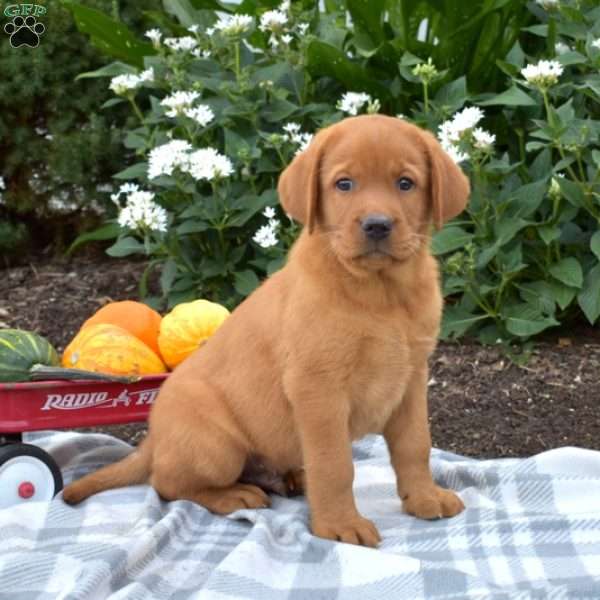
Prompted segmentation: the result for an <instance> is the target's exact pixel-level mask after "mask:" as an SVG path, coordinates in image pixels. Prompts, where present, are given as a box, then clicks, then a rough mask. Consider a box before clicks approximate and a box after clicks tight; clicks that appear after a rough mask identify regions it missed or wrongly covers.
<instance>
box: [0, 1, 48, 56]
mask: <svg viewBox="0 0 600 600" xmlns="http://www.w3.org/2000/svg"><path fill="white" fill-rule="evenodd" d="M46 12H47V10H46V7H45V6H41V5H39V4H9V5H8V6H7V7H6V8H5V9H4V16H5V17H12V21H10V22H9V23H6V25H4V31H5V33H7V34H8V35H10V45H11V46H12V47H13V48H20V47H21V46H29V47H30V48H37V47H38V45H39V43H40V36H41V35H42V34H43V33H44V31H46V27H44V24H43V23H40V22H39V21H38V20H37V17H40V16H42V15H45V14H46Z"/></svg>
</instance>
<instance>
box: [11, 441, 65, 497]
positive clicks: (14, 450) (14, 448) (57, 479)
mask: <svg viewBox="0 0 600 600" xmlns="http://www.w3.org/2000/svg"><path fill="white" fill-rule="evenodd" d="M19 456H31V457H33V458H36V459H37V460H39V461H40V462H42V463H44V464H45V465H46V466H47V467H48V469H50V473H51V474H52V478H53V479H54V495H55V496H56V494H58V492H60V491H61V490H62V489H63V478H62V473H61V472H60V469H59V468H58V465H57V464H56V461H55V460H54V459H53V458H52V456H50V454H48V453H47V452H46V451H45V450H42V449H41V448H39V447H38V446H34V445H33V444H23V443H18V444H5V445H3V446H0V466H2V465H3V464H4V463H5V462H7V461H8V460H10V459H11V458H18V457H19Z"/></svg>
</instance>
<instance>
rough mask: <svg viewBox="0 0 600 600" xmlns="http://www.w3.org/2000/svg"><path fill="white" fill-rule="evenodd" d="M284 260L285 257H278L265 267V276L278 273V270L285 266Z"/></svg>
mask: <svg viewBox="0 0 600 600" xmlns="http://www.w3.org/2000/svg"><path fill="white" fill-rule="evenodd" d="M286 260H287V257H286V256H280V257H279V258H276V259H274V260H272V261H271V262H270V263H269V264H268V265H267V275H268V276H269V277H270V276H271V275H273V273H275V272H277V271H279V270H280V269H283V267H284V266H285V263H286Z"/></svg>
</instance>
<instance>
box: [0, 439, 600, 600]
mask: <svg viewBox="0 0 600 600" xmlns="http://www.w3.org/2000/svg"><path fill="white" fill-rule="evenodd" d="M29 440H30V441H32V442H33V443H35V444H38V445H39V446H41V447H43V448H44V449H46V450H47V451H49V452H50V453H51V454H52V455H53V456H54V457H55V459H56V460H57V462H58V463H59V465H60V466H61V468H62V470H63V474H64V477H65V480H66V481H70V480H71V479H73V478H74V477H80V476H81V475H83V474H84V473H86V472H88V471H90V470H92V469H95V468H97V467H99V466H101V465H103V464H105V463H107V462H112V461H114V460H116V459H118V458H120V457H122V456H124V455H125V454H126V453H127V452H129V451H130V447H129V446H128V445H127V444H125V443H124V442H121V441H119V440H117V439H114V438H112V437H109V436H104V435H95V434H94V435H93V434H85V435H83V434H76V433H68V432H62V433H56V432H54V433H52V432H49V433H41V434H35V435H34V434H30V435H29ZM354 458H355V465H356V479H355V494H356V498H357V504H358V506H359V509H360V510H361V512H362V513H363V514H364V515H365V516H366V517H368V518H370V519H372V520H373V521H374V522H375V523H376V524H377V526H378V528H379V530H380V532H381V534H382V537H383V542H382V544H381V546H380V547H379V548H378V549H376V550H373V549H369V548H362V547H358V546H351V545H347V544H340V543H333V542H329V541H326V540H322V539H319V538H316V537H314V536H312V535H311V534H310V531H309V529H308V508H307V505H306V501H305V500H304V498H302V497H300V498H290V499H288V498H281V497H274V499H273V500H274V501H273V506H272V507H271V508H270V509H262V510H243V511H238V512H237V513H235V514H233V515H231V516H229V517H217V516H214V515H212V514H210V513H209V512H207V511H206V510H205V509H203V508H202V507H200V506H197V505H194V504H192V503H190V502H185V501H179V502H171V503H166V502H164V501H161V500H160V498H159V497H158V496H157V494H156V493H155V492H154V490H153V489H152V488H150V487H149V486H145V485H141V486H136V487H130V488H124V489H119V490H113V491H108V492H104V493H102V494H99V495H97V496H94V497H93V498H91V499H89V500H88V501H86V502H85V503H83V504H81V505H80V506H78V507H75V508H72V507H69V506H66V505H65V504H64V503H63V502H62V500H61V498H60V496H58V497H57V498H55V499H54V500H53V501H52V502H51V503H49V504H44V503H37V504H22V505H19V506H16V507H14V508H9V509H4V510H0V598H2V599H3V600H4V599H6V600H21V599H43V600H46V599H48V600H50V599H52V600H55V599H57V598H65V599H67V598H68V599H82V600H83V599H85V600H90V599H92V600H93V599H104V598H111V599H140V600H142V599H143V600H146V599H153V598H157V599H160V598H172V599H176V598H177V599H183V598H193V599H200V598H214V599H222V600H225V599H232V598H252V599H255V600H263V599H264V600H278V599H284V598H285V599H290V600H291V599H298V600H299V599H304V598H308V599H310V600H317V599H329V598H336V599H340V600H350V599H356V600H366V599H370V598H373V599H377V600H381V599H384V598H393V599H398V600H400V599H403V598H407V599H413V598H426V599H435V600H441V599H463V598H478V599H479V598H481V599H483V598H493V599H500V598H502V599H510V600H513V599H526V598H527V599H528V598H552V599H559V598H560V599H562V598H569V599H571V598H589V599H596V600H598V599H600V452H594V451H589V450H581V449H576V448H562V449H558V450H552V451H550V452H545V453H543V454H540V455H538V456H535V457H533V458H529V459H503V460H484V461H482V460H472V459H468V458H463V457H460V456H456V455H453V454H449V453H446V452H442V451H438V450H434V451H433V453H432V457H431V461H432V468H433V472H434V476H435V478H436V480H437V481H438V482H439V483H441V484H442V485H444V486H449V487H452V488H454V489H456V490H458V491H459V494H460V496H461V497H462V499H463V500H464V502H465V504H466V507H467V508H466V510H465V512H464V513H462V514H461V515H459V516H457V517H455V518H453V519H449V520H440V521H433V522H426V521H420V520H417V519H415V518H413V517H410V516H407V515H405V514H403V513H402V512H401V511H400V502H399V500H398V498H397V496H396V491H395V483H394V474H393V471H392V469H391V467H390V464H389V461H388V456H387V452H386V449H385V445H384V443H383V441H382V439H381V438H380V437H376V436H374V437H369V438H367V439H365V440H363V441H362V442H360V443H358V444H356V445H355V446H354Z"/></svg>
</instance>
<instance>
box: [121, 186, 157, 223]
mask: <svg viewBox="0 0 600 600" xmlns="http://www.w3.org/2000/svg"><path fill="white" fill-rule="evenodd" d="M118 222H119V225H120V226H121V227H127V228H128V229H138V230H142V231H143V230H147V229H149V230H151V231H161V232H165V231H167V222H168V214H167V211H166V210H165V209H164V208H163V207H162V206H160V205H159V204H157V203H156V202H154V194H153V193H152V192H145V191H142V190H135V191H132V192H131V193H129V195H128V196H127V200H126V204H125V206H124V207H123V208H122V209H121V211H120V212H119V217H118Z"/></svg>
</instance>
